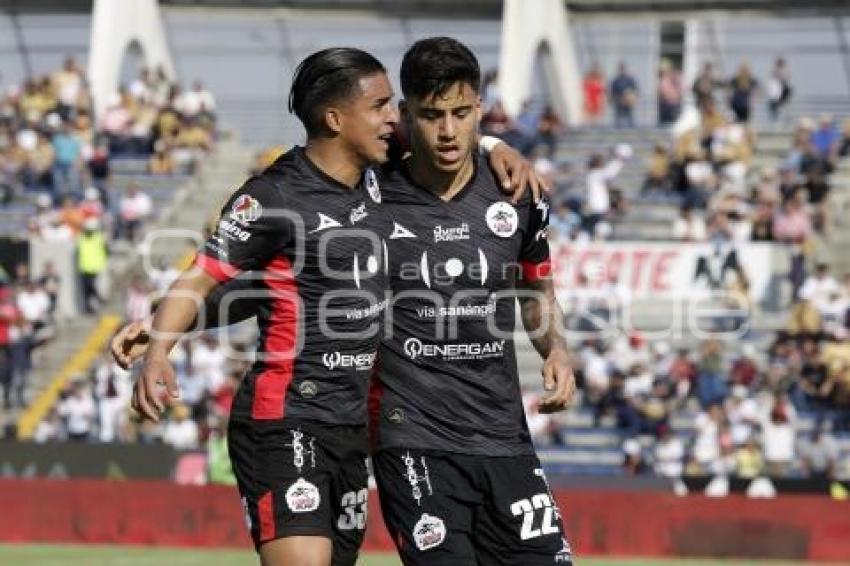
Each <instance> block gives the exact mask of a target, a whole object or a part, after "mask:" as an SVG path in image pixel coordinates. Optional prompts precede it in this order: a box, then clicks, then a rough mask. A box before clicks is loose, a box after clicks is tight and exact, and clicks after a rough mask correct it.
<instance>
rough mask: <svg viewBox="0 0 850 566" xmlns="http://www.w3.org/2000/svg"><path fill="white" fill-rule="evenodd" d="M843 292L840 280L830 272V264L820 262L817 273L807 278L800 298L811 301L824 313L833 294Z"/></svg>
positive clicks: (801, 289)
mask: <svg viewBox="0 0 850 566" xmlns="http://www.w3.org/2000/svg"><path fill="white" fill-rule="evenodd" d="M840 293H841V286H840V285H839V284H838V281H836V280H835V278H834V277H833V276H832V275H830V274H829V265H827V264H825V263H820V264H818V266H817V268H816V269H815V273H814V274H813V275H810V276H809V277H807V278H806V280H805V282H804V283H803V286H802V287H801V288H800V295H799V296H800V298H801V299H803V300H806V301H810V302H811V303H812V304H813V305H814V307H815V308H817V309H818V311H819V312H820V313H821V314H823V313H824V311H826V310H828V308H829V303H830V298H831V297H832V295H837V294H840Z"/></svg>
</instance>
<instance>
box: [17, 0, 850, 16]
mask: <svg viewBox="0 0 850 566" xmlns="http://www.w3.org/2000/svg"><path fill="white" fill-rule="evenodd" d="M159 1H160V4H163V5H165V6H189V7H193V6H194V7H211V8H215V7H221V8H252V7H253V8H293V9H317V10H369V11H375V12H379V13H383V14H387V15H399V14H408V15H421V16H433V15H434V14H440V15H458V16H461V15H462V16H476V17H493V18H499V17H501V16H502V4H503V2H502V0H464V1H463V2H458V1H457V0H159ZM92 4H93V0H0V12H16V13H26V12H40V11H45V12H76V11H91V9H92ZM564 4H565V5H566V6H567V8H569V9H570V11H571V12H572V13H573V14H574V15H575V16H581V15H584V14H587V15H593V14H611V13H622V12H629V13H643V14H651V13H665V12H666V13H693V12H700V11H710V10H717V11H735V10H748V11H764V12H774V13H776V12H795V13H800V12H809V13H812V12H818V13H820V14H821V15H823V12H825V11H827V12H847V11H850V3H848V1H847V0H564Z"/></svg>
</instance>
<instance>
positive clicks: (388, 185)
mask: <svg viewBox="0 0 850 566" xmlns="http://www.w3.org/2000/svg"><path fill="white" fill-rule="evenodd" d="M380 178H381V187H382V194H383V206H384V209H385V211H386V212H387V213H389V215H390V216H391V217H392V220H393V230H392V233H391V234H390V236H389V238H388V243H389V247H390V254H389V257H390V286H391V287H392V290H393V301H392V305H391V309H390V310H389V311H388V313H387V317H388V320H387V325H388V327H389V328H388V330H389V332H390V334H389V336H385V338H384V340H383V341H382V342H381V347H380V353H379V358H380V364H379V369H378V370H377V371H376V374H377V378H378V379H377V380H376V381H375V382H374V384H373V385H374V389H373V391H372V399H371V401H372V402H373V403H374V405H373V407H372V409H373V414H372V417H373V419H372V426H373V432H377V435H376V440H377V444H376V448H377V449H381V448H383V447H391V446H396V447H406V448H419V449H431V450H445V451H451V452H462V453H472V454H488V455H492V456H495V455H515V454H522V453H529V452H532V451H533V448H532V445H531V442H530V437H529V434H528V429H527V425H526V422H525V416H524V413H523V407H522V399H521V393H520V386H519V379H518V373H517V365H516V356H515V352H514V346H513V332H514V326H515V320H516V307H515V305H516V299H515V296H516V295H515V293H516V290H515V285H516V281H517V278H518V277H525V278H527V279H533V278H536V277H539V276H541V275H545V274H546V272H547V270H548V268H549V246H548V242H547V240H546V237H545V236H546V221H547V213H548V206H547V204H546V203H545V202H544V203H542V204H540V205H535V204H533V202H532V201H531V199H530V198H525V199H523V200H522V201H521V202H520V203H518V204H517V206H513V205H511V204H510V203H509V202H508V200H507V199H506V197H505V195H504V194H503V193H502V191H501V190H500V188H499V186H498V183H497V181H496V180H495V178H494V176H493V174H492V172H491V171H490V169H489V167H488V166H487V164H486V162H485V161H484V160H483V159H481V158H477V162H476V169H475V173H474V176H473V178H472V179H471V181H470V182H469V183H468V184H467V186H466V187H464V188H463V189H462V190H461V191H460V193H459V194H458V195H456V196H455V198H453V199H452V200H450V201H448V202H444V201H442V200H441V199H440V198H439V197H437V196H436V195H434V194H433V193H431V192H429V191H428V190H426V189H424V188H422V187H419V186H417V185H416V184H415V183H414V182H413V181H412V179H410V177H409V176H408V175H407V173H406V172H405V169H404V167H403V166H400V167H397V168H391V167H385V168H384V169H382V171H381V175H380Z"/></svg>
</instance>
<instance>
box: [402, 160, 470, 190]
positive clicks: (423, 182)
mask: <svg viewBox="0 0 850 566" xmlns="http://www.w3.org/2000/svg"><path fill="white" fill-rule="evenodd" d="M416 153H417V152H416V151H414V152H413V153H412V154H411V156H410V158H409V159H408V160H407V162H408V168H409V171H410V176H411V177H412V178H413V180H414V181H415V182H416V184H417V185H419V186H421V187H423V188H425V189H427V190H429V191H431V192H432V193H434V194H435V195H437V196H438V197H440V198H441V199H443V200H446V201H448V200H451V199H452V198H454V197H455V195H457V194H458V193H459V192H460V191H461V189H463V188H464V187H465V186H466V184H467V183H469V180H470V179H472V175H473V174H474V173H475V160H474V159H473V154H472V153H470V154H469V155H468V156H467V158H466V160H465V161H464V163H463V165H462V166H461V167H460V169H458V170H457V171H454V172H451V173H447V172H444V171H440V170H439V169H437V168H435V167H434V166H433V165H432V164H431V163H429V162H428V160H427V159H422V158H420V159H417V158H416ZM421 154H422V153H421V152H420V155H421Z"/></svg>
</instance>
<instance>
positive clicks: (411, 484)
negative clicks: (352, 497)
mask: <svg viewBox="0 0 850 566" xmlns="http://www.w3.org/2000/svg"><path fill="white" fill-rule="evenodd" d="M372 466H373V469H374V472H375V479H376V480H377V482H378V493H379V495H380V498H381V509H382V511H383V514H384V520H385V521H386V524H387V528H388V529H389V531H390V534H391V535H392V538H393V541H394V542H395V544H396V547H397V548H398V552H399V554H400V555H401V558H402V561H403V562H404V564H405V565H407V566H419V565H432V564H433V565H440V566H444V565H445V566H477V565H484V564H486V565H488V566H490V565H494V566H495V565H506V566H507V565H517V566H520V565H522V566H527V565H528V566H535V565H538V564H539V565H543V564H545V565H547V566H553V565H554V566H558V565H570V564H572V562H571V560H572V559H571V554H570V552H571V551H570V547H569V544H568V543H567V539H566V535H565V534H564V528H563V523H562V521H561V517H560V512H559V510H558V507H557V505H556V504H555V501H554V499H553V497H552V494H551V491H550V490H549V484H548V483H547V481H546V476H545V475H544V474H543V468H541V466H540V461H539V460H538V459H537V456H535V455H533V454H528V455H521V456H510V457H484V456H469V455H463V454H450V453H445V452H433V451H422V450H403V449H388V450H383V451H381V452H379V453H377V454H375V455H373V456H372Z"/></svg>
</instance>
